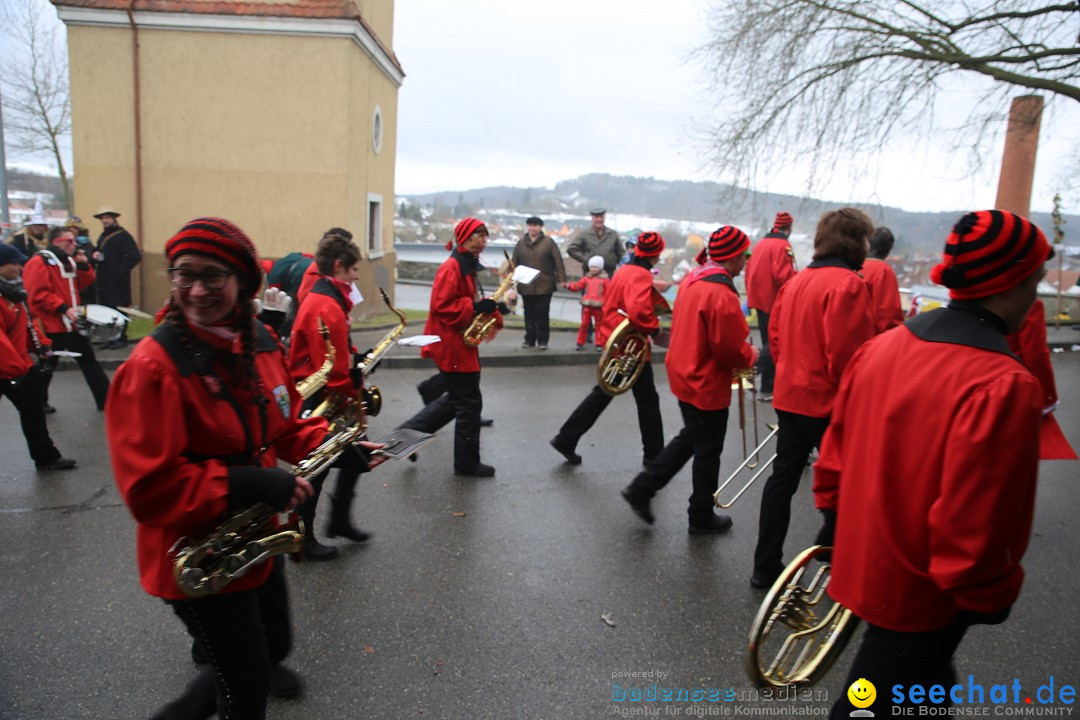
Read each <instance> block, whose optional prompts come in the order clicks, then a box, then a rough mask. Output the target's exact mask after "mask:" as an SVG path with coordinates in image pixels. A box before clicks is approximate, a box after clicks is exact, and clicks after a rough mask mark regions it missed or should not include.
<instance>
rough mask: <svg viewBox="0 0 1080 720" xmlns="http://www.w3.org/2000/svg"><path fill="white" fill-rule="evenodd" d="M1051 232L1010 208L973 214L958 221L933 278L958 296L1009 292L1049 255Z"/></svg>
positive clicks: (931, 274) (982, 295) (979, 296)
mask: <svg viewBox="0 0 1080 720" xmlns="http://www.w3.org/2000/svg"><path fill="white" fill-rule="evenodd" d="M1050 254H1051V250H1050V244H1049V243H1048V242H1046V236H1045V235H1043V232H1042V230H1040V229H1039V228H1037V227H1036V226H1035V225H1033V224H1032V223H1031V221H1030V220H1028V219H1027V218H1025V217H1021V216H1020V215H1017V214H1015V213H1011V212H1008V211H1006V210H980V211H979V212H973V213H968V214H967V215H965V216H964V217H962V218H960V221H959V222H958V223H956V225H955V226H953V229H952V232H951V233H950V234H949V237H948V239H946V240H945V251H944V255H943V257H942V261H941V262H940V263H938V264H937V265H935V266H934V267H933V269H932V270H931V271H930V279H931V280H933V281H934V282H935V283H937V284H938V285H944V286H945V287H947V288H949V297H950V298H952V299H954V300H973V299H976V298H984V297H987V296H989V295H994V294H996V293H999V292H1004V291H1005V290H1008V289H1009V288H1011V287H1013V286H1014V285H1016V284H1018V283H1019V282H1020V281H1021V280H1023V279H1024V278H1026V277H1028V276H1029V275H1031V273H1033V272H1034V271H1035V269H1036V268H1038V267H1039V265H1041V264H1042V263H1044V262H1046V260H1047V259H1048V258H1049V257H1050Z"/></svg>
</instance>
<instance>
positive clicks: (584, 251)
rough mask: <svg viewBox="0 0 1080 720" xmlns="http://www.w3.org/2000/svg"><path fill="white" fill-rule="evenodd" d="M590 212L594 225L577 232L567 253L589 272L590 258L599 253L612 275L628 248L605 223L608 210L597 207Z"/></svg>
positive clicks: (583, 270) (605, 269)
mask: <svg viewBox="0 0 1080 720" xmlns="http://www.w3.org/2000/svg"><path fill="white" fill-rule="evenodd" d="M589 214H590V215H592V225H591V226H589V227H587V228H585V229H584V230H582V231H581V232H579V233H578V234H577V237H576V238H574V239H573V240H572V241H571V242H570V245H569V246H568V247H567V248H566V254H567V255H569V256H570V257H572V258H574V259H575V260H577V261H578V262H579V263H581V267H582V272H587V267H586V266H587V265H588V263H589V258H591V257H592V256H593V255H599V256H600V257H602V258H604V272H606V273H607V274H608V277H611V276H612V275H614V274H615V268H617V267H618V266H619V260H620V259H621V258H622V256H623V255H625V254H626V249H625V248H624V247H623V244H622V241H620V240H619V234H618V233H616V232H615V231H614V230H612V229H611V228H609V227H608V226H606V225H604V217H605V215H606V214H607V210H605V209H604V208H596V209H595V210H591V211H590V212H589Z"/></svg>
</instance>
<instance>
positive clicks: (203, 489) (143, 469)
mask: <svg viewBox="0 0 1080 720" xmlns="http://www.w3.org/2000/svg"><path fill="white" fill-rule="evenodd" d="M199 337H201V338H203V339H204V340H206V341H207V342H209V343H211V344H212V345H213V346H215V347H217V348H219V349H221V350H224V351H225V352H233V353H238V352H239V351H240V347H239V341H236V342H235V343H230V341H228V340H224V339H221V338H217V337H214V336H209V335H206V334H205V333H199ZM260 347H261V351H260V352H258V353H256V368H257V371H258V374H259V377H260V379H261V380H262V383H263V386H264V388H265V389H264V392H263V394H264V396H265V398H266V400H267V404H266V405H265V406H264V407H265V409H266V411H267V412H266V418H267V422H266V432H265V438H266V443H265V444H266V445H267V446H268V448H267V451H266V452H265V453H263V455H262V457H261V459H260V461H259V464H260V465H261V466H262V467H271V466H273V465H274V464H275V463H276V462H277V460H278V458H279V457H280V458H281V459H283V460H286V461H287V462H290V463H296V462H298V461H299V460H301V459H302V458H303V457H304V456H306V455H307V454H308V453H309V452H311V451H312V450H314V449H315V448H316V447H318V446H319V444H320V443H321V442H322V440H323V437H324V435H325V433H326V420H325V419H324V418H309V419H307V420H298V419H297V412H298V411H299V408H300V396H299V395H297V393H296V386H295V384H294V383H293V379H292V378H291V377H290V376H289V372H288V370H287V369H286V367H285V360H284V357H283V354H282V351H281V347H280V345H278V344H277V342H276V340H274V339H273V335H272V333H270V332H269V331H267V332H266V333H265V334H262V335H261V342H260ZM215 368H216V369H217V371H218V373H219V374H221V375H222V377H225V378H228V377H229V375H228V373H227V371H226V369H225V368H223V367H220V366H219V365H215ZM226 382H228V380H226ZM230 386H231V387H235V384H232V383H230ZM234 395H235V396H236V399H237V401H238V402H239V405H240V407H241V408H243V411H244V417H245V418H246V423H247V427H248V428H250V430H251V432H252V434H253V435H254V436H256V439H255V443H256V444H261V442H262V429H261V428H262V422H261V420H260V417H259V412H258V410H257V406H256V405H255V403H253V402H252V398H251V396H249V395H246V394H244V393H242V392H239V391H235V390H234ZM105 430H106V433H107V436H108V440H109V450H110V455H111V457H112V465H113V474H114V477H115V479H116V485H117V488H118V489H119V490H120V496H121V497H122V498H123V499H124V502H125V503H126V504H127V506H128V509H129V510H130V511H131V514H132V516H134V518H135V521H136V523H138V525H137V528H136V535H135V539H136V550H137V556H138V563H139V575H140V578H141V581H142V586H143V588H144V589H145V590H146V592H148V593H150V594H151V595H156V596H158V597H162V598H172V599H180V598H183V597H184V595H183V593H181V592H180V590H179V589H177V587H176V583H175V582H174V581H173V575H172V559H171V558H170V557H169V548H171V547H172V546H173V544H174V543H176V541H177V540H179V539H180V538H182V537H185V536H186V537H188V538H190V539H191V540H192V541H195V542H197V541H198V540H201V539H202V538H203V537H205V536H206V535H207V534H209V533H210V532H211V531H212V530H213V529H214V528H215V527H216V526H217V525H219V524H220V523H221V522H222V521H224V520H225V519H226V518H228V517H229V516H230V514H231V513H230V511H229V483H228V474H227V464H226V461H225V460H222V459H217V458H220V457H222V456H232V455H239V454H242V453H243V452H244V451H245V430H244V425H243V424H241V422H240V420H239V417H238V416H237V414H236V412H235V411H234V410H233V407H232V405H231V404H230V403H229V402H227V401H226V400H224V399H220V398H218V397H216V396H215V395H213V394H211V392H210V390H209V389H208V387H207V384H206V383H204V382H203V381H202V380H200V378H199V376H198V375H197V374H195V373H193V372H192V373H190V374H186V375H185V374H182V373H181V371H180V370H179V369H178V368H177V365H176V364H175V363H174V361H173V359H172V357H171V356H170V355H169V353H168V352H166V350H165V349H164V347H162V345H161V344H160V343H159V342H158V340H156V339H155V337H154V336H153V335H151V336H148V337H146V338H144V339H143V340H141V341H140V342H139V344H138V345H136V346H135V349H134V350H133V351H132V353H131V357H130V358H129V359H128V360H127V362H125V363H124V364H123V365H121V366H120V368H119V369H118V370H117V371H116V375H115V376H114V377H113V381H112V384H111V386H110V388H109V397H108V401H107V402H106V404H105ZM192 456H202V457H201V458H199V459H192ZM205 457H210V458H212V459H202V458H205ZM269 573H270V563H263V564H261V565H258V566H256V567H255V568H254V569H252V570H251V571H250V572H249V573H248V574H247V575H246V576H245V577H243V578H241V579H239V580H236V581H234V582H233V583H231V584H230V585H229V586H228V587H226V589H225V590H224V591H223V592H234V591H237V590H244V589H247V588H252V587H256V586H258V585H260V584H261V583H262V582H264V581H265V580H266V578H267V576H268V575H269Z"/></svg>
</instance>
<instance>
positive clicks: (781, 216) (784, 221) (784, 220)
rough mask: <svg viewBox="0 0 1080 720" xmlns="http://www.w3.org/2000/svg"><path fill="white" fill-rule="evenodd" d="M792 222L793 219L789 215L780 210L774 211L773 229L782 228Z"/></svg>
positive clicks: (787, 226) (789, 225)
mask: <svg viewBox="0 0 1080 720" xmlns="http://www.w3.org/2000/svg"><path fill="white" fill-rule="evenodd" d="M794 222H795V220H794V219H792V217H791V215H789V214H788V213H786V212H782V211H781V212H778V213H776V220H774V221H773V229H774V230H780V229H782V228H789V227H791V224H792V223H794Z"/></svg>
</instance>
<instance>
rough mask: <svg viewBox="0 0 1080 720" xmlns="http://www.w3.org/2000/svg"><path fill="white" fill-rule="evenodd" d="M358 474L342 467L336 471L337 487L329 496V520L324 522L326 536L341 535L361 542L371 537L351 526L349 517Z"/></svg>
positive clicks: (369, 534)
mask: <svg viewBox="0 0 1080 720" xmlns="http://www.w3.org/2000/svg"><path fill="white" fill-rule="evenodd" d="M358 477H359V474H354V473H353V472H350V471H348V470H346V469H345V468H342V469H341V470H339V471H338V477H337V487H336V488H334V494H333V495H331V496H330V500H331V504H330V522H328V523H327V524H326V537H332V538H334V537H343V538H345V539H346V540H352V541H353V542H357V543H362V542H366V541H367V540H369V539H371V533H366V532H364V531H363V530H360V529H358V528H355V527H353V524H352V520H351V519H350V518H349V509H350V508H351V507H352V500H353V496H354V495H355V494H356V490H355V488H356V480H357V478H358Z"/></svg>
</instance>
